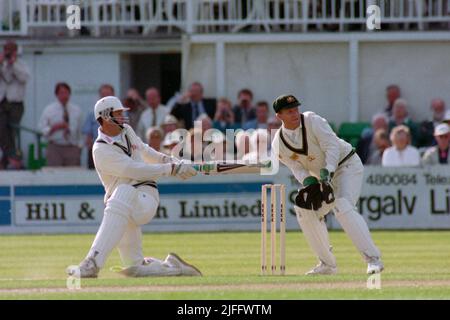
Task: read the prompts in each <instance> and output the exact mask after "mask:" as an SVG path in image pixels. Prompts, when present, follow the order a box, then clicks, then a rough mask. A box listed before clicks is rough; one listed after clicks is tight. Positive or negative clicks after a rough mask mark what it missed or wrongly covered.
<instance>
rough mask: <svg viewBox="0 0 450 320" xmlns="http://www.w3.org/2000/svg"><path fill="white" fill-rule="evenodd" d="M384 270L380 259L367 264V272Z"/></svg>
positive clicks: (373, 272)
mask: <svg viewBox="0 0 450 320" xmlns="http://www.w3.org/2000/svg"><path fill="white" fill-rule="evenodd" d="M383 270H384V264H383V262H382V261H381V260H380V259H376V260H375V261H372V262H369V263H368V264H367V274H375V273H381V271H383Z"/></svg>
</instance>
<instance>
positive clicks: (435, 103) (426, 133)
mask: <svg viewBox="0 0 450 320" xmlns="http://www.w3.org/2000/svg"><path fill="white" fill-rule="evenodd" d="M430 108H431V112H432V113H433V114H432V116H431V119H430V120H426V121H423V122H422V123H421V124H420V127H419V146H420V147H430V146H434V145H436V140H435V139H434V129H435V128H436V126H438V125H439V124H440V123H442V121H443V120H444V116H445V102H444V100H442V99H438V98H436V99H433V100H431V106H430Z"/></svg>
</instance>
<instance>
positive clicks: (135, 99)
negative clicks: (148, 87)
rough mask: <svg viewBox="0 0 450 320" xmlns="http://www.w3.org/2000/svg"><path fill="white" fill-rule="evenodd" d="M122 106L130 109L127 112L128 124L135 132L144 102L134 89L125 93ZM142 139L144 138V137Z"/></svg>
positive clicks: (143, 108)
mask: <svg viewBox="0 0 450 320" xmlns="http://www.w3.org/2000/svg"><path fill="white" fill-rule="evenodd" d="M123 105H124V107H125V108H129V109H130V110H128V111H127V114H128V117H129V124H130V126H131V127H132V128H133V129H134V130H135V131H136V130H137V127H138V123H139V119H140V118H141V114H142V112H143V111H144V110H145V102H144V100H143V99H142V97H141V95H140V94H139V92H138V91H137V90H136V89H134V88H131V89H129V90H128V92H127V96H126V97H125V99H124V101H123ZM141 138H142V137H141ZM143 138H145V136H144V137H143Z"/></svg>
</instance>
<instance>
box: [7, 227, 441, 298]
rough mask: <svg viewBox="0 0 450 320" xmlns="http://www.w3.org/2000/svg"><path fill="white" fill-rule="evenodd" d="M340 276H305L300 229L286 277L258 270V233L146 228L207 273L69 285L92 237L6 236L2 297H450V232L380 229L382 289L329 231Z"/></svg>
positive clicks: (291, 239) (151, 252) (148, 246)
mask: <svg viewBox="0 0 450 320" xmlns="http://www.w3.org/2000/svg"><path fill="white" fill-rule="evenodd" d="M330 236H331V241H332V244H333V247H334V253H335V255H336V258H337V262H338V268H339V274H338V275H335V276H318V277H307V276H304V275H303V274H304V273H305V272H306V271H308V269H310V268H311V267H312V266H314V265H315V264H316V261H315V259H314V257H313V255H312V253H311V251H310V250H309V248H308V247H307V245H306V242H305V240H304V238H303V235H302V234H301V233H300V232H288V234H287V239H286V243H287V249H286V253H287V275H286V276H265V277H262V276H260V275H259V263H260V233H259V232H252V233H240V232H238V233H231V232H227V233H171V234H145V235H144V253H145V254H146V255H147V256H153V257H157V258H160V259H164V258H165V256H166V255H167V253H168V252H171V251H172V252H176V253H178V254H179V255H180V256H181V257H182V258H184V259H185V260H187V261H189V262H191V263H193V264H195V265H196V266H197V267H198V268H199V269H200V270H201V271H202V272H203V274H204V276H203V277H166V278H140V279H139V278H124V277H122V276H120V275H118V274H116V273H114V272H113V271H110V267H112V266H115V265H118V264H119V255H118V253H117V251H114V252H113V254H112V255H111V257H110V258H109V260H108V262H107V265H106V267H105V268H104V269H103V270H102V271H101V272H100V275H99V278H98V279H82V282H81V287H82V289H81V290H69V289H67V288H66V275H65V273H64V270H65V268H66V267H67V266H68V265H70V264H78V262H79V261H80V260H81V259H82V258H83V257H84V255H85V254H86V252H87V250H88V249H89V247H90V244H91V242H92V240H93V238H94V235H45V236H43V235H24V236H18V235H11V236H10V235H2V236H0V299H449V298H450V231H383V232H380V231H378V232H377V231H375V232H373V237H374V240H375V242H376V244H377V245H378V246H379V247H380V249H381V251H382V252H383V258H384V262H385V267H386V270H385V271H384V272H383V273H382V275H381V287H382V289H380V290H377V289H373V290H369V289H367V288H366V282H367V276H366V274H365V271H366V264H365V263H363V261H362V259H361V258H360V256H359V254H358V253H357V251H356V249H355V248H354V247H353V245H352V244H351V242H350V241H349V239H348V238H347V236H346V235H345V234H344V233H342V232H331V234H330Z"/></svg>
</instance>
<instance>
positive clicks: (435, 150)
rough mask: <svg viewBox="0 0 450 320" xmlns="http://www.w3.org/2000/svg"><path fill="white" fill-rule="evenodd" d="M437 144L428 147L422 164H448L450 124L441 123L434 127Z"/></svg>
mask: <svg viewBox="0 0 450 320" xmlns="http://www.w3.org/2000/svg"><path fill="white" fill-rule="evenodd" d="M434 137H435V138H436V141H437V146H434V147H431V148H428V149H427V151H425V154H424V155H423V158H422V163H423V165H435V164H449V163H450V162H449V158H450V155H449V154H450V152H449V146H450V126H449V125H448V124H446V123H441V124H440V125H438V126H436V128H435V129H434Z"/></svg>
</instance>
